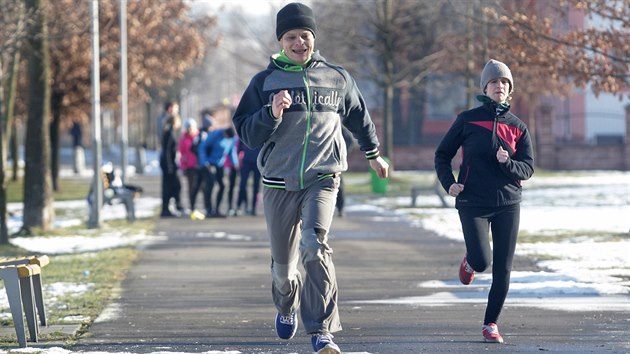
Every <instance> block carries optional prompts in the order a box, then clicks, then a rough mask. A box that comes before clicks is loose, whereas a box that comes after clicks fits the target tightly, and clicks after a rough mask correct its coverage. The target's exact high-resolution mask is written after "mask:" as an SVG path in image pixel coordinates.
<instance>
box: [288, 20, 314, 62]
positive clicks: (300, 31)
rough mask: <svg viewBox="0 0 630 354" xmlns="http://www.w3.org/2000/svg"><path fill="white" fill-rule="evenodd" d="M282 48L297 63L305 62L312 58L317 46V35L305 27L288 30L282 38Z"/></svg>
mask: <svg viewBox="0 0 630 354" xmlns="http://www.w3.org/2000/svg"><path fill="white" fill-rule="evenodd" d="M280 44H281V45H282V49H284V52H285V53H286V54H287V57H289V59H291V60H292V61H293V62H295V63H296V64H305V63H306V62H307V61H309V60H310V59H311V55H313V50H314V47H315V36H313V33H312V32H311V31H309V30H307V29H304V28H297V29H293V30H290V31H287V32H286V33H285V34H283V35H282V37H281V38H280Z"/></svg>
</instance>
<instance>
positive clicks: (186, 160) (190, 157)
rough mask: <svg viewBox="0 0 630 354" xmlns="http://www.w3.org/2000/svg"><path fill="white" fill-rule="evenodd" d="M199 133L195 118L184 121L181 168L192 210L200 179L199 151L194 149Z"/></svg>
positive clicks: (181, 139) (180, 158)
mask: <svg viewBox="0 0 630 354" xmlns="http://www.w3.org/2000/svg"><path fill="white" fill-rule="evenodd" d="M198 134H199V130H198V129H197V122H196V121H195V119H194V118H188V119H186V121H185V122H184V131H183V133H182V136H181V138H180V139H179V156H180V157H179V168H180V169H181V170H182V172H183V173H184V176H186V181H187V182H188V200H189V201H190V211H191V212H194V211H195V200H196V199H197V193H196V190H198V188H196V186H197V183H199V181H198V179H199V178H198V174H199V173H198V171H197V169H198V168H199V164H198V162H197V152H196V151H194V150H195V147H194V140H195V138H196V137H197V135H198Z"/></svg>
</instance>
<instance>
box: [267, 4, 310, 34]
mask: <svg viewBox="0 0 630 354" xmlns="http://www.w3.org/2000/svg"><path fill="white" fill-rule="evenodd" d="M296 28H305V29H307V30H309V31H311V32H312V33H313V35H315V32H317V24H316V23H315V17H314V16H313V10H311V8H310V7H308V6H306V5H304V4H300V3H298V2H292V3H290V4H288V5H287V6H285V7H283V8H282V9H280V11H278V15H277V16H276V37H278V40H280V37H282V35H283V34H284V33H285V32H287V31H290V30H292V29H296Z"/></svg>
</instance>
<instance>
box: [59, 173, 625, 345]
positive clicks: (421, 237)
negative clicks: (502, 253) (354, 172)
mask: <svg viewBox="0 0 630 354" xmlns="http://www.w3.org/2000/svg"><path fill="white" fill-rule="evenodd" d="M153 182H155V181H153ZM140 183H142V185H143V186H144V187H145V190H146V192H147V193H149V194H152V193H154V192H156V188H157V187H156V184H155V183H148V182H146V181H140ZM265 230H266V229H265V224H264V218H263V217H262V216H256V217H252V216H239V217H233V218H226V219H206V220H197V221H192V220H189V219H160V220H159V221H158V223H157V226H156V232H158V233H159V234H162V235H164V236H165V240H164V241H163V242H160V243H156V244H153V245H150V246H148V247H147V248H145V249H143V250H142V251H141V253H140V255H139V258H138V260H137V262H136V264H135V265H134V266H133V267H132V268H131V270H130V272H129V273H128V275H127V277H126V279H125V280H124V282H123V284H122V289H121V290H120V293H119V296H117V298H116V299H115V300H114V302H113V304H111V305H110V306H109V307H108V309H107V311H106V313H105V314H104V315H103V316H101V317H100V318H99V319H98V321H97V322H96V323H94V324H93V325H92V326H91V327H90V329H89V331H88V332H87V333H85V334H84V335H82V336H81V338H80V339H79V341H78V343H77V344H76V345H74V346H72V347H70V348H69V349H71V350H73V351H99V352H130V353H152V352H184V353H202V352H211V351H219V352H224V351H225V352H234V353H237V352H240V353H310V352H311V347H310V338H309V337H308V336H306V335H305V334H304V332H303V331H300V330H299V331H298V334H297V335H296V336H295V337H294V338H293V339H292V340H290V341H283V340H280V339H277V337H276V335H275V331H274V327H273V321H274V318H275V310H274V307H273V305H272V302H271V289H270V256H269V250H268V240H267V236H266V231H265ZM330 243H331V245H332V247H333V250H334V261H335V266H336V270H337V277H338V281H339V288H340V298H339V300H340V314H341V320H342V323H343V326H344V330H343V331H342V332H339V333H338V334H336V336H335V339H336V342H337V343H338V344H339V346H340V347H341V349H342V350H343V352H344V353H351V352H353V353H444V352H448V353H482V352H484V353H485V352H490V351H491V352H506V353H507V352H509V353H516V352H518V353H539V352H546V351H550V352H563V353H569V352H570V353H595V352H606V353H628V352H630V338H629V334H630V309H629V311H626V312H565V311H553V310H544V309H539V308H535V307H532V308H526V307H513V306H511V305H510V298H509V295H508V300H507V303H506V307H505V309H504V311H503V314H502V316H501V319H500V323H499V328H500V330H501V333H502V334H503V336H504V338H505V341H506V344H504V345H497V344H486V343H484V342H483V341H482V337H481V324H482V323H481V321H482V319H483V314H484V310H485V303H479V302H478V301H477V302H470V303H462V302H461V301H458V302H453V303H451V302H449V296H453V297H460V298H461V297H465V296H467V295H468V294H470V292H469V290H468V289H467V287H464V286H459V287H455V288H454V289H453V288H449V289H435V288H427V287H419V286H418V285H419V284H420V283H421V282H424V281H431V280H441V281H445V282H452V281H453V280H456V279H457V269H458V266H459V261H460V260H461V257H462V255H463V253H464V247H463V243H458V242H454V241H451V240H447V239H445V238H442V237H438V236H436V235H434V234H432V233H430V232H427V231H424V230H422V229H418V228H413V227H411V226H410V225H409V224H408V222H407V221H405V220H403V219H400V218H399V217H396V216H394V215H392V216H383V215H376V214H375V213H373V212H368V211H361V212H359V211H355V212H352V211H350V212H348V213H347V215H346V216H345V217H344V218H336V219H335V221H334V223H333V227H332V230H331V241H330ZM514 268H515V269H518V270H535V269H536V267H535V265H534V264H533V263H531V261H529V260H527V259H522V258H517V259H516V260H515V264H514ZM443 294H449V295H443ZM483 296H485V294H483ZM414 297H432V298H433V299H434V301H432V302H426V303H425V305H410V304H406V303H405V302H404V301H398V302H396V301H394V300H396V299H405V298H414Z"/></svg>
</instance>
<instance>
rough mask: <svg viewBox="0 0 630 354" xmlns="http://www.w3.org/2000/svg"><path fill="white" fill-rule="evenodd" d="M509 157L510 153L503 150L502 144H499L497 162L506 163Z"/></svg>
mask: <svg viewBox="0 0 630 354" xmlns="http://www.w3.org/2000/svg"><path fill="white" fill-rule="evenodd" d="M509 158H510V155H509V154H508V152H507V151H505V150H503V147H502V146H499V150H497V161H499V163H506V162H507V160H508V159H509Z"/></svg>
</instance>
